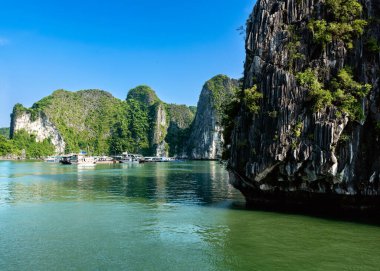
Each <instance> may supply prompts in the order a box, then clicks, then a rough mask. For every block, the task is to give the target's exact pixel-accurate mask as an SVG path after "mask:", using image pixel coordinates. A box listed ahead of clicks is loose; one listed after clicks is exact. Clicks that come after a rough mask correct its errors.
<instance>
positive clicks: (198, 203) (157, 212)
mask: <svg viewBox="0 0 380 271" xmlns="http://www.w3.org/2000/svg"><path fill="white" fill-rule="evenodd" d="M0 270H380V227H377V226H370V225H365V224H356V223H349V222H339V221H331V220H326V219H319V218H312V217H307V216H300V215H289V214H279V213H273V212H261V211H251V210H245V209H244V199H243V198H242V196H241V195H240V193H239V192H238V191H236V190H235V189H233V188H232V187H231V186H230V185H229V184H228V174H227V172H226V171H225V170H224V168H223V167H222V166H221V165H220V164H218V162H178V163H151V164H142V165H139V164H131V165H128V164H118V165H97V166H93V167H77V166H63V165H58V164H48V163H42V162H9V161H4V162H0Z"/></svg>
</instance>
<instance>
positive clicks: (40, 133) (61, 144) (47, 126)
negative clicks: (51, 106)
mask: <svg viewBox="0 0 380 271" xmlns="http://www.w3.org/2000/svg"><path fill="white" fill-rule="evenodd" d="M20 130H25V131H26V132H28V133H29V134H34V135H36V140H37V141H39V142H41V141H43V140H44V139H50V141H51V143H52V144H53V145H54V147H55V151H56V153H64V152H65V147H66V143H65V141H64V140H63V138H62V135H61V134H60V132H59V131H58V129H57V127H56V126H55V125H54V124H53V123H52V122H51V121H50V120H49V118H48V117H47V115H46V114H45V113H44V112H38V113H37V114H36V115H35V116H33V115H32V113H30V112H27V111H24V110H23V108H22V106H21V105H16V106H15V107H14V109H13V113H12V122H11V130H10V137H13V135H14V133H15V132H16V131H20Z"/></svg>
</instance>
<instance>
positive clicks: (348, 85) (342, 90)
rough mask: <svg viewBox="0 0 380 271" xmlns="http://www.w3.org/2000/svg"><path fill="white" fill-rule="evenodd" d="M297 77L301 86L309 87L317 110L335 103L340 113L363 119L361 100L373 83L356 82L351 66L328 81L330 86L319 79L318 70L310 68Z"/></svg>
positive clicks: (351, 117) (353, 118)
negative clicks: (325, 85)
mask: <svg viewBox="0 0 380 271" xmlns="http://www.w3.org/2000/svg"><path fill="white" fill-rule="evenodd" d="M296 77H297V80H298V82H299V84H300V85H301V86H303V87H306V88H308V89H309V96H310V97H311V99H312V102H313V109H314V110H315V111H319V110H322V109H324V108H326V107H329V106H332V105H334V106H335V107H336V108H337V109H338V114H339V115H340V114H346V115H348V117H349V118H350V119H351V120H361V119H363V117H364V114H363V109H362V104H361V102H362V99H363V98H364V97H365V96H366V95H367V94H368V93H369V91H370V90H371V85H369V84H361V83H358V82H356V81H355V80H354V79H353V73H352V70H351V69H350V68H347V67H346V68H343V69H341V70H339V72H338V74H337V75H336V77H334V78H333V79H332V80H330V81H329V82H328V83H327V85H328V88H325V87H324V84H323V83H321V82H320V81H319V79H318V76H317V73H316V71H314V70H312V69H310V68H309V69H306V70H305V71H304V72H300V73H298V74H297V76H296Z"/></svg>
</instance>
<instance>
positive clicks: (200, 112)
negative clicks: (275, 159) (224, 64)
mask: <svg viewBox="0 0 380 271" xmlns="http://www.w3.org/2000/svg"><path fill="white" fill-rule="evenodd" d="M237 86H238V81H237V80H233V79H230V78H228V77H227V76H224V75H218V76H215V77H214V78H212V79H210V80H209V81H207V82H206V83H205V85H204V86H203V89H202V92H201V94H200V97H199V101H198V105H197V113H196V115H195V119H194V122H193V124H192V129H191V134H190V140H189V158H191V159H220V158H221V156H222V148H223V127H222V114H223V112H222V111H223V106H224V105H225V103H226V102H228V101H229V100H230V99H231V97H232V95H233V92H234V91H235V89H236V88H237Z"/></svg>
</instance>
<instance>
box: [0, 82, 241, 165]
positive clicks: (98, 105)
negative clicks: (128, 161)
mask: <svg viewBox="0 0 380 271" xmlns="http://www.w3.org/2000/svg"><path fill="white" fill-rule="evenodd" d="M237 86H238V82H237V81H236V80H232V79H230V78H228V77H227V76H225V75H218V76H215V77H214V78H212V79H210V80H209V81H207V82H206V83H205V85H204V87H203V90H202V93H201V95H200V100H199V102H198V110H197V108H196V107H195V106H186V105H176V104H167V103H165V102H163V101H162V100H160V99H159V98H158V97H157V95H156V93H155V91H154V90H153V89H151V88H150V87H149V86H145V85H141V86H138V87H136V88H134V89H131V90H130V91H129V92H128V94H127V98H126V100H124V101H123V100H120V99H117V98H115V97H113V96H112V95H111V94H110V93H108V92H106V91H102V90H81V91H77V92H70V91H66V90H57V91H54V92H53V93H52V94H51V95H49V96H47V97H45V98H43V99H42V100H40V101H38V102H36V103H35V104H33V106H32V107H31V108H25V107H24V106H23V105H21V104H16V105H15V106H14V109H13V112H12V114H11V125H10V128H5V129H2V133H3V135H2V138H1V140H0V156H3V157H8V158H13V159H18V158H42V157H45V156H48V155H52V154H64V153H75V152H76V153H77V152H79V151H80V150H86V151H87V152H88V153H91V154H93V155H115V154H120V153H122V152H124V151H128V152H131V153H141V154H143V155H145V156H150V155H154V156H176V157H182V158H192V159H219V158H221V155H222V145H223V128H222V124H221V123H222V116H223V110H222V108H223V107H224V105H225V103H227V102H228V99H229V98H230V97H231V96H232V94H233V93H234V92H236V89H237ZM7 138H10V139H7Z"/></svg>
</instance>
